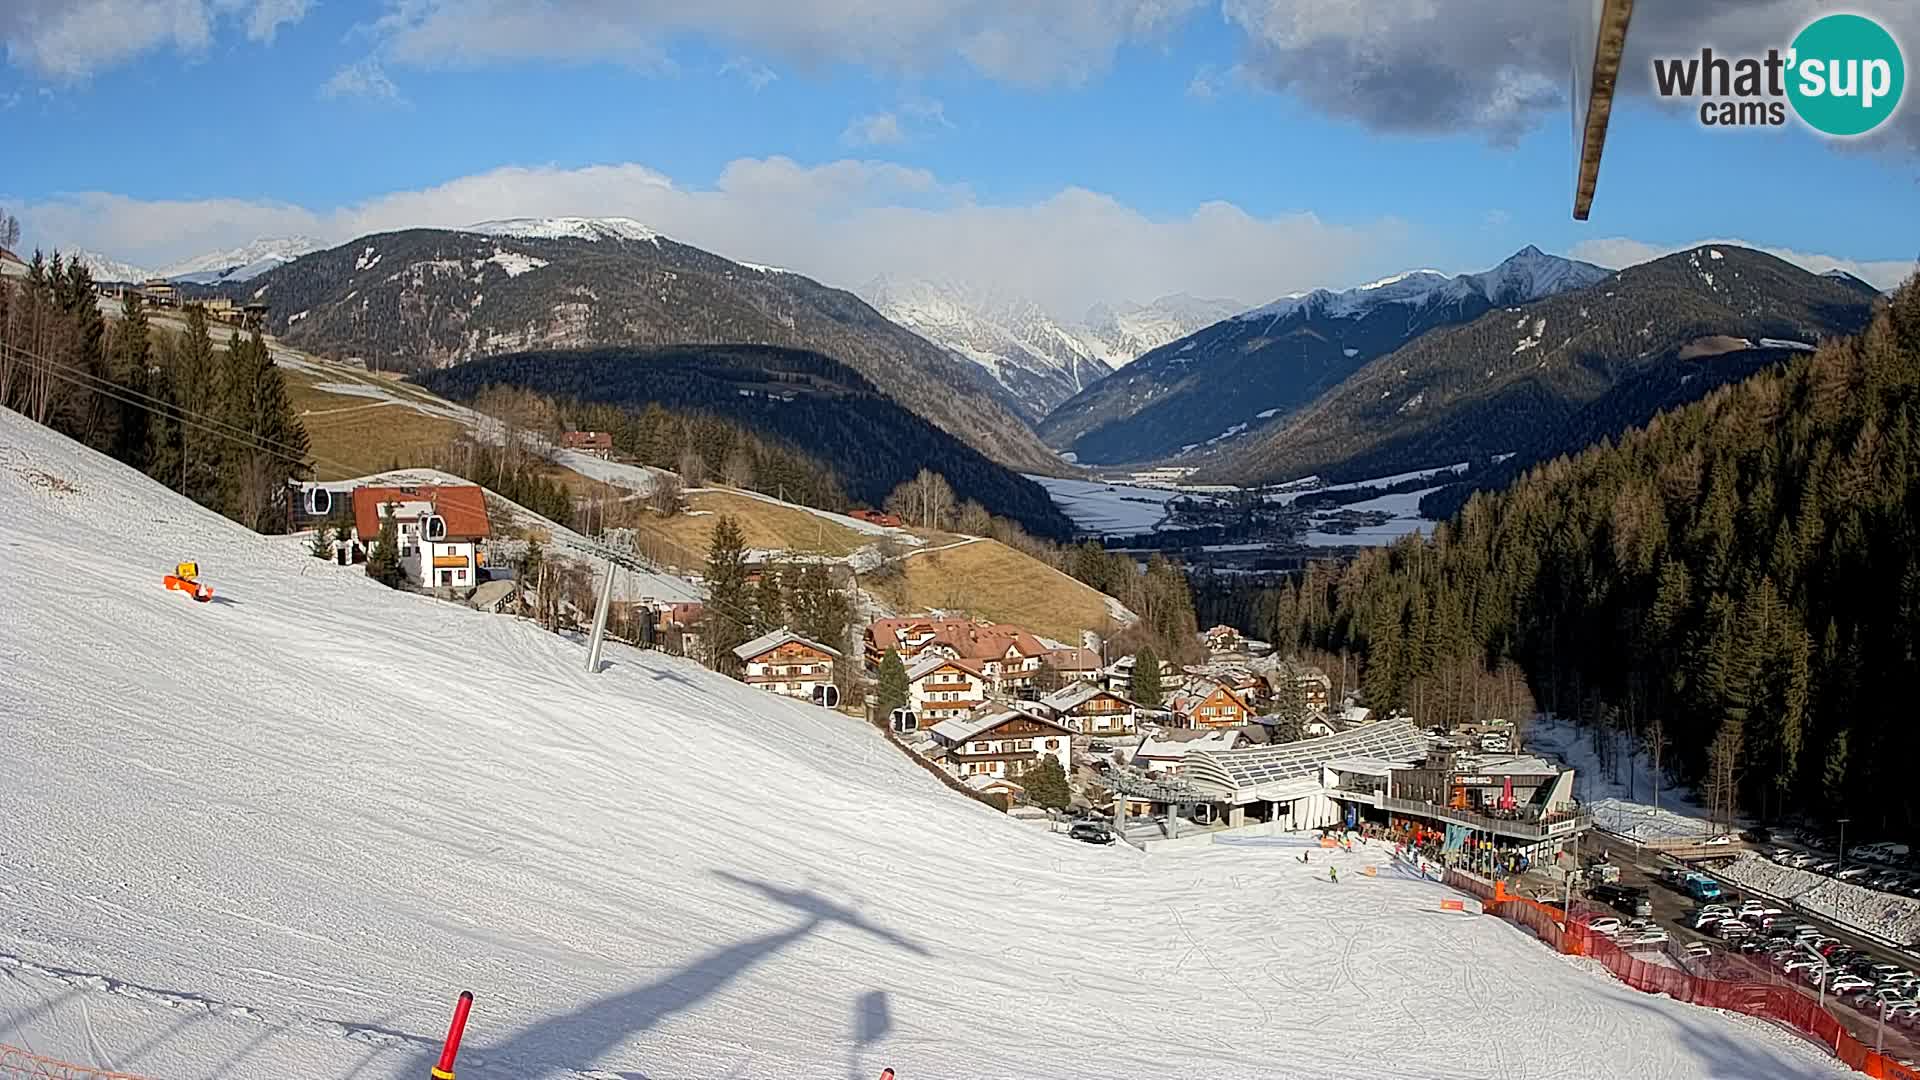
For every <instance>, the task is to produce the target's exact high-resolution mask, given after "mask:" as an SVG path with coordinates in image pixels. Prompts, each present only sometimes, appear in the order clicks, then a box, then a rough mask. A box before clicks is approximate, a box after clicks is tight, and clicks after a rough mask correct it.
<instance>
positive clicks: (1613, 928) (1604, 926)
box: [1587, 915, 1620, 937]
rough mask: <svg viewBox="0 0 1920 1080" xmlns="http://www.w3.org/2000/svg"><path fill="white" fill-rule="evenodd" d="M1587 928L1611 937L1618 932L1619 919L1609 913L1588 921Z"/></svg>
mask: <svg viewBox="0 0 1920 1080" xmlns="http://www.w3.org/2000/svg"><path fill="white" fill-rule="evenodd" d="M1587 929H1588V930H1591V931H1593V932H1594V933H1596V934H1599V935H1601V936H1602V937H1612V936H1614V935H1615V934H1618V933H1619V932H1620V920H1619V919H1616V918H1614V917H1613V916H1611V915H1609V916H1607V917H1606V918H1602V919H1595V920H1593V921H1592V922H1590V923H1588V924H1587Z"/></svg>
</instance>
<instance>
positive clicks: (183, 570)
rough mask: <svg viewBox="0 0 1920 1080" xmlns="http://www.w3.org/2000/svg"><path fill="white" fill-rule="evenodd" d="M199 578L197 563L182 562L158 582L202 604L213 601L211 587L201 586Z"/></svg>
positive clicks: (198, 565)
mask: <svg viewBox="0 0 1920 1080" xmlns="http://www.w3.org/2000/svg"><path fill="white" fill-rule="evenodd" d="M199 577H200V564H199V563H193V562H183V563H180V564H179V565H177V566H175V567H174V568H173V573H171V574H168V575H167V576H165V577H163V578H161V579H160V582H161V584H163V585H165V586H166V587H167V588H168V589H170V590H173V591H176V592H183V593H186V594H187V595H188V596H191V597H193V598H194V599H195V600H198V601H200V602H201V603H203V604H204V603H206V602H207V601H209V600H211V599H213V586H211V585H202V584H201V583H200V581H199V580H198V579H199Z"/></svg>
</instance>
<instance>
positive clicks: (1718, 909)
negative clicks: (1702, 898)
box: [1699, 904, 1733, 917]
mask: <svg viewBox="0 0 1920 1080" xmlns="http://www.w3.org/2000/svg"><path fill="white" fill-rule="evenodd" d="M1699 913H1700V914H1702V915H1724V916H1729V917H1730V916H1732V915H1733V909H1732V908H1731V907H1728V906H1727V905H1725V904H1702V905H1700V911H1699Z"/></svg>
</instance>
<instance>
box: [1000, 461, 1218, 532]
mask: <svg viewBox="0 0 1920 1080" xmlns="http://www.w3.org/2000/svg"><path fill="white" fill-rule="evenodd" d="M1027 479H1029V480H1032V481H1033V482H1034V483H1036V484H1039V485H1040V486H1041V487H1044V488H1046V489H1047V494H1048V495H1049V496H1051V497H1052V498H1053V503H1054V505H1055V506H1058V507H1059V508H1060V512H1061V513H1063V514H1065V515H1067V517H1069V518H1071V519H1073V523H1074V524H1075V525H1078V526H1079V527H1080V528H1082V529H1085V530H1086V531H1088V532H1094V533H1143V532H1152V531H1153V529H1154V527H1155V526H1157V525H1159V524H1160V522H1161V521H1163V520H1165V518H1166V516H1167V503H1169V502H1171V501H1173V500H1174V499H1177V498H1179V497H1180V493H1179V492H1177V491H1169V490H1167V489H1165V488H1142V487H1128V486H1127V485H1125V484H1105V483H1100V482H1099V481H1095V480H1068V479H1064V478H1062V477H1058V476H1033V475H1029V476H1028V477H1027ZM1135 500H1145V501H1135Z"/></svg>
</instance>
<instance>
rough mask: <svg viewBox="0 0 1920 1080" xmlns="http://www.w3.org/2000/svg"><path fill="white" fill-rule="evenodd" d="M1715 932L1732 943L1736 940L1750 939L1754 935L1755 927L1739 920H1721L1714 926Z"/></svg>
mask: <svg viewBox="0 0 1920 1080" xmlns="http://www.w3.org/2000/svg"><path fill="white" fill-rule="evenodd" d="M1713 932H1714V933H1715V934H1718V935H1719V936H1721V937H1723V938H1726V939H1727V940H1729V941H1731V940H1732V939H1734V938H1740V937H1750V936H1751V935H1752V934H1753V927H1751V926H1748V925H1747V924H1746V923H1743V922H1741V921H1740V920H1739V919H1721V920H1720V921H1719V922H1717V923H1715V924H1714V926H1713Z"/></svg>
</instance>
